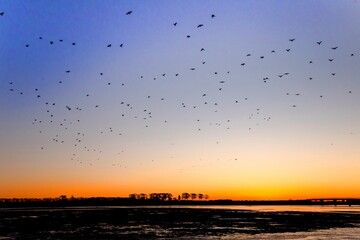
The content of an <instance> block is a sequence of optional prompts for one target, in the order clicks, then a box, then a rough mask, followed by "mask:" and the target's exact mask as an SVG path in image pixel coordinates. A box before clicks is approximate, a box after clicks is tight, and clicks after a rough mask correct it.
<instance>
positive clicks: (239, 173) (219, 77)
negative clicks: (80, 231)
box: [0, 0, 360, 199]
mask: <svg viewBox="0 0 360 240" xmlns="http://www.w3.org/2000/svg"><path fill="white" fill-rule="evenodd" d="M128 11H132V13H131V14H129V15H126V13H127V12H128ZM0 12H4V15H3V16H0V33H1V34H0V117H1V118H0V197H56V196H59V195H61V194H66V195H69V196H70V195H74V196H77V197H79V196H85V197H86V196H128V194H129V193H133V192H137V193H140V192H144V193H151V192H171V193H173V194H174V195H177V194H180V193H182V192H196V193H205V194H209V195H210V198H212V199H216V198H232V199H290V198H291V199H297V198H312V197H358V198H359V197H360V175H359V174H358V173H359V170H360V78H359V76H360V45H359V42H360V28H359V26H360V2H358V1H350V0H349V1H342V0H339V1H329V0H323V1H320V0H319V1H313V0H307V1H306V0H304V1H268V0H266V1H265V0H264V1H253V0H251V1H250V0H249V1H229V0H227V1H203V0H201V1H180V0H179V1H167V0H163V1H160V0H156V1H155V0H154V1H100V0H98V1H65V0H64V1H40V0H37V1H2V0H1V1H0ZM212 14H214V15H215V17H214V18H212V17H211V15H212ZM175 22H177V25H176V26H174V25H173V23H175ZM199 24H203V26H202V27H197V26H198V25H199ZM187 35H190V38H187ZM39 37H42V39H39ZM60 39H62V40H63V41H62V42H60V41H59V40H60ZM289 39H295V40H294V41H289ZM50 41H53V42H54V43H53V44H50ZM319 41H322V42H321V44H317V43H316V42H319ZM73 42H75V43H76V45H72V43H73ZM27 44H28V45H29V47H26V45H27ZM108 44H111V47H107V46H108ZM120 44H123V47H120V46H119V45H120ZM334 47H337V48H336V49H335V50H333V49H332V48H334ZM202 48H204V49H205V50H204V51H201V49H202ZM286 49H290V50H289V51H286ZM272 50H274V51H275V52H272ZM247 54H251V56H246V55H247ZM352 54H353V55H352ZM261 56H263V58H261ZM329 59H334V60H332V61H329ZM310 61H312V63H309V62H310ZM203 62H205V64H203ZM242 63H245V65H244V66H242V65H241V64H242ZM192 68H195V70H191V69H192ZM68 70H70V72H69V73H67V72H66V71H68ZM101 73H103V74H102V75H101ZM215 73H217V74H215ZM284 73H288V74H285V75H284ZM163 74H165V76H163ZM176 74H178V76H176ZM333 74H335V75H333ZM279 75H280V76H282V77H279ZM264 78H266V79H265V81H266V82H264ZM310 78H312V79H311V80H310ZM222 81H224V82H222ZM109 83H110V85H109ZM220 88H221V90H219V89H220ZM35 89H37V91H36V90H35ZM21 93H22V94H21ZM87 94H89V96H87ZM204 94H206V96H203V95H204ZM38 95H40V97H37V96H38ZM162 99H163V100H162ZM205 102H206V103H207V104H205ZM47 103H48V104H47ZM53 103H55V105H53ZM96 106H98V107H96ZM67 107H69V108H71V110H68V109H67Z"/></svg>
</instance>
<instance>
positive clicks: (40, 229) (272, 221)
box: [0, 207, 360, 239]
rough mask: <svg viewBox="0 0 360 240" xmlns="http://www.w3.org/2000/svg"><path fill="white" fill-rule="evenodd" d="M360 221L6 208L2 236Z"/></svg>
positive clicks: (155, 234) (149, 234) (207, 232)
mask: <svg viewBox="0 0 360 240" xmlns="http://www.w3.org/2000/svg"><path fill="white" fill-rule="evenodd" d="M359 224H360V214H358V213H324V212H290V211H289V212H259V211H244V210H224V209H197V208H141V207H134V208H106V207H96V208H51V209H50V208H32V209H0V239H155V238H163V239H168V238H188V239H196V238H199V237H216V236H218V237H221V236H224V235H229V234H239V233H244V234H260V233H283V232H299V231H314V230H319V229H329V228H344V227H359V226H360V225H359Z"/></svg>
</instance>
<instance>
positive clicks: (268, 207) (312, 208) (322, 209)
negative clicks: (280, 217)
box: [109, 205, 360, 213]
mask: <svg viewBox="0 0 360 240" xmlns="http://www.w3.org/2000/svg"><path fill="white" fill-rule="evenodd" d="M109 208H117V207H116V206H114V207H109ZM125 208H128V207H125ZM139 208H195V209H224V210H244V211H261V212H352V213H357V212H358V213H360V206H348V205H342V206H335V205H323V206H306V205H305V206H294V205H281V206H274V205H266V206H246V205H211V206H155V207H154V206H142V207H139Z"/></svg>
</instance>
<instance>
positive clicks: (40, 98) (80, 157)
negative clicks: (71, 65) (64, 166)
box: [0, 11, 356, 171]
mask: <svg viewBox="0 0 360 240" xmlns="http://www.w3.org/2000/svg"><path fill="white" fill-rule="evenodd" d="M124 15H125V16H126V17H132V15H134V13H133V11H127V12H126V13H124ZM0 16H2V17H3V16H5V14H4V12H1V13H0ZM209 20H210V21H216V16H215V14H209ZM178 25H179V23H178V22H176V21H175V22H173V23H169V27H173V28H176V27H178ZM205 27H207V25H206V24H203V23H198V24H194V28H195V29H199V28H205ZM184 38H185V39H188V38H191V35H188V34H184ZM34 39H37V40H36V41H42V42H43V43H44V44H50V45H56V44H68V45H69V46H71V47H74V48H76V47H77V46H78V45H79V44H81V43H80V42H77V41H68V42H67V41H65V40H64V39H58V40H45V39H46V37H44V36H37V37H34ZM296 40H297V39H296V38H289V39H287V40H286V41H288V43H289V44H288V46H286V47H284V48H283V49H277V50H275V49H269V50H268V55H266V54H264V55H259V56H255V55H254V54H253V53H250V52H249V53H247V54H245V55H244V56H242V59H245V60H242V61H240V62H239V63H238V67H237V69H228V70H227V71H217V70H209V72H210V74H211V75H213V76H214V77H213V78H212V79H211V80H209V82H210V81H213V79H216V81H217V84H215V86H216V89H212V90H211V91H210V92H207V91H206V90H205V89H208V88H209V87H203V88H202V89H197V90H198V97H199V99H202V100H201V102H199V101H196V102H194V101H192V100H187V99H186V93H184V96H185V100H184V101H179V102H178V103H177V108H178V109H177V110H176V111H182V110H183V109H187V111H188V112H187V114H189V115H191V116H192V117H193V120H192V121H193V125H192V128H193V131H195V132H200V133H201V132H203V131H206V129H208V128H209V127H213V128H219V129H221V131H227V130H231V128H232V126H233V125H232V124H233V123H234V122H236V121H237V119H230V118H224V116H222V115H221V113H220V112H221V110H222V109H223V108H224V107H231V108H233V109H236V106H237V105H240V104H246V102H247V101H248V100H249V99H250V97H249V96H242V97H239V96H232V101H231V102H227V103H224V102H223V101H221V96H222V94H223V95H225V94H226V93H224V89H226V88H228V87H230V88H231V86H229V85H228V82H230V81H231V79H232V77H231V75H232V73H233V71H235V70H239V69H240V70H241V69H245V68H246V67H247V66H248V65H249V61H250V60H249V59H252V60H251V64H254V62H256V61H262V60H263V59H265V58H268V57H269V58H273V57H274V56H276V54H277V53H279V52H282V53H285V54H291V53H292V46H294V45H295V44H296V42H297V41H296ZM313 44H314V46H318V47H324V45H325V41H323V40H320V41H314V43H313ZM32 45H33V43H32V42H31V41H30V42H27V43H25V44H24V51H26V49H27V48H31V47H32ZM115 47H117V48H126V47H127V43H123V42H121V43H108V44H107V45H104V49H106V48H115ZM326 47H327V48H328V51H329V55H330V56H331V55H332V53H333V52H335V51H341V49H340V47H338V46H326ZM198 51H200V52H201V53H203V54H205V53H206V51H207V49H205V47H201V48H200V49H198ZM348 57H349V58H356V54H355V53H354V52H350V53H348ZM254 59H255V60H254ZM256 59H257V60H256ZM248 60H249V61H248ZM336 61H337V59H336V58H335V57H330V58H327V59H323V62H328V63H329V64H332V63H333V62H336ZM304 64H305V63H304ZM306 64H315V60H313V59H308V60H307V62H306ZM206 65H207V61H206V60H205V57H204V59H202V60H201V61H200V62H199V64H197V65H196V66H194V67H191V68H189V69H188V70H186V71H187V73H186V74H185V72H184V70H179V71H178V72H166V71H164V72H159V73H158V74H155V75H153V76H145V75H144V74H141V69H139V75H138V78H139V81H149V80H150V81H156V83H157V84H161V82H159V81H157V80H159V79H166V78H168V77H171V78H178V79H181V78H182V76H183V75H186V76H188V75H189V74H192V73H194V72H196V71H198V70H199V69H203V66H206ZM259 69H260V67H259ZM74 71H76V69H64V70H63V73H64V76H63V79H62V80H59V81H57V84H59V86H58V87H59V88H61V84H64V82H65V81H66V79H67V77H68V76H71V74H72V73H73V72H74ZM105 75H106V76H109V75H111V72H100V71H99V72H98V77H99V78H101V77H104V76H105ZM291 76H292V72H279V73H276V74H272V75H266V76H263V77H262V78H260V79H255V81H261V82H262V83H263V84H270V83H271V82H272V81H275V80H276V79H281V80H283V79H291ZM328 77H329V78H335V77H337V74H336V71H335V70H334V71H332V72H329V73H328ZM306 78H307V80H309V81H315V77H314V76H311V75H309V76H307V77H306ZM107 79H109V78H107ZM289 81H290V80H289ZM158 82H159V83H158ZM103 84H104V86H108V87H109V88H115V87H120V88H123V89H125V90H124V91H126V88H127V83H126V82H122V83H121V84H120V85H118V83H116V84H115V85H116V86H115V87H113V86H114V84H113V82H112V81H110V80H109V81H106V82H104V83H103ZM211 86H214V85H211ZM8 90H9V91H10V92H12V94H14V95H13V96H14V97H17V96H18V95H33V96H34V98H35V99H37V101H36V103H35V104H37V105H39V104H41V105H43V106H44V107H45V108H44V109H45V115H41V114H40V116H38V117H37V116H34V118H33V120H32V124H33V125H34V126H35V127H36V129H37V130H38V131H39V133H40V134H44V132H46V131H47V130H49V129H48V128H49V127H45V125H44V124H45V123H46V124H50V128H51V129H52V130H51V131H49V132H53V131H55V132H57V133H56V134H54V135H53V136H52V137H51V138H50V139H49V141H48V142H46V141H45V142H44V143H43V144H42V145H41V146H39V148H40V149H41V150H43V151H46V149H47V146H49V145H50V144H59V145H61V144H65V143H68V142H70V143H69V145H71V146H72V152H71V154H70V156H69V159H70V160H72V161H75V162H78V163H79V164H87V165H93V164H95V163H96V162H94V161H89V160H88V155H86V157H85V154H84V152H89V153H91V154H92V156H96V160H101V159H102V154H103V153H104V152H105V150H104V149H103V148H102V147H100V144H99V145H98V146H96V145H95V146H94V145H88V142H90V141H89V138H93V137H94V135H93V134H90V129H89V130H87V129H83V126H84V125H86V124H87V121H88V118H87V117H84V116H86V115H87V114H86V113H93V112H94V111H96V110H97V109H101V108H102V107H103V106H102V105H101V104H100V103H95V104H93V105H90V104H83V103H73V104H72V105H69V104H68V105H64V106H58V103H57V102H56V101H55V100H54V99H51V97H49V96H46V95H45V94H44V92H43V91H42V86H33V89H26V90H22V89H21V88H20V87H18V86H17V82H16V81H10V82H9V89H8ZM214 91H216V92H217V96H220V97H219V98H215V97H214V94H213V93H214ZM353 92H354V91H353V90H352V89H349V90H348V91H347V92H344V94H352V93H353ZM17 94H18V95H17ZM81 94H82V95H83V97H84V98H85V99H92V100H91V101H89V103H90V102H93V101H96V100H97V99H96V96H94V95H96V93H89V92H86V91H84V92H83V93H81ZM249 95H250V94H249ZM301 95H302V93H300V92H286V93H285V96H284V97H286V96H294V97H295V98H297V97H298V98H299V97H301ZM318 96H319V98H321V99H322V98H324V95H323V94H321V93H319V95H318ZM136 98H137V99H140V102H141V103H142V104H143V107H139V106H135V105H134V104H132V103H131V102H130V100H123V101H121V102H119V104H118V105H119V107H120V108H117V109H112V110H111V111H110V112H107V114H110V115H111V114H113V113H114V112H119V111H120V116H121V117H122V118H128V119H129V118H133V119H138V120H140V121H138V122H140V124H139V125H137V128H140V129H141V128H145V129H146V128H151V127H152V126H153V125H155V124H164V125H166V124H169V122H171V120H170V119H171V113H169V118H162V119H160V118H159V117H158V116H157V115H156V112H157V107H156V106H157V105H158V106H159V105H161V106H162V107H164V108H165V109H166V108H167V107H168V108H169V107H170V104H169V105H168V106H167V105H166V102H167V100H168V99H167V98H166V97H164V96H154V95H143V96H136ZM150 101H152V102H151V105H152V106H155V107H149V105H150V103H149V102H150ZM286 101H288V102H289V104H288V107H289V109H292V108H297V107H298V104H296V100H294V99H293V98H291V99H288V100H286ZM224 104H226V106H224ZM59 109H61V110H59ZM198 109H207V110H209V111H211V112H212V114H213V115H216V114H217V115H218V116H220V117H219V118H218V119H219V120H218V121H212V120H210V119H208V117H207V116H202V115H201V113H198V112H197V110H198ZM63 110H66V111H67V114H66V116H64V115H62V112H63ZM262 110H263V109H262V108H260V107H257V108H254V109H253V110H252V111H251V112H250V113H247V118H248V120H249V122H251V121H252V122H251V124H249V126H244V128H246V130H247V131H252V130H254V129H255V128H256V127H257V126H259V125H262V124H267V122H270V121H271V120H272V119H273V117H272V116H270V115H268V114H266V113H263V111H262ZM76 112H85V114H77V113H76ZM265 112H266V111H265ZM184 114H185V113H184ZM44 116H45V117H44ZM161 117H163V116H161ZM155 121H156V123H155ZM84 122H85V124H84ZM138 122H137V123H138ZM177 124H179V123H177ZM180 124H181V123H180ZM43 126H44V127H43ZM129 128H131V126H123V125H120V124H119V126H107V127H105V128H104V127H99V126H96V125H95V126H92V129H91V131H92V130H93V129H95V131H96V132H97V134H98V135H97V136H98V138H99V139H101V137H99V136H105V137H106V136H113V135H116V136H118V138H119V139H121V140H119V141H121V142H123V141H125V142H126V132H128V131H129ZM64 131H68V132H70V135H71V136H72V137H71V138H65V137H63V136H64ZM88 131H89V132H88ZM92 140H93V139H92ZM99 141H101V140H99ZM219 143H220V140H215V144H219ZM171 145H172V146H173V145H174V143H171ZM59 147H61V146H59ZM114 151H116V153H117V155H119V156H121V155H122V154H123V153H124V152H126V151H127V150H126V149H125V148H123V147H122V146H119V149H116V150H114ZM120 159H121V157H120ZM229 160H231V161H236V160H238V157H236V156H234V157H233V158H231V159H229ZM152 161H154V159H153V160H152ZM112 166H119V167H123V168H126V161H113V163H112ZM183 170H184V169H181V171H183Z"/></svg>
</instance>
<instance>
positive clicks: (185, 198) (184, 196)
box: [181, 193, 190, 200]
mask: <svg viewBox="0 0 360 240" xmlns="http://www.w3.org/2000/svg"><path fill="white" fill-rule="evenodd" d="M189 197H190V194H189V193H182V194H181V198H182V199H183V200H188V199H189Z"/></svg>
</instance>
